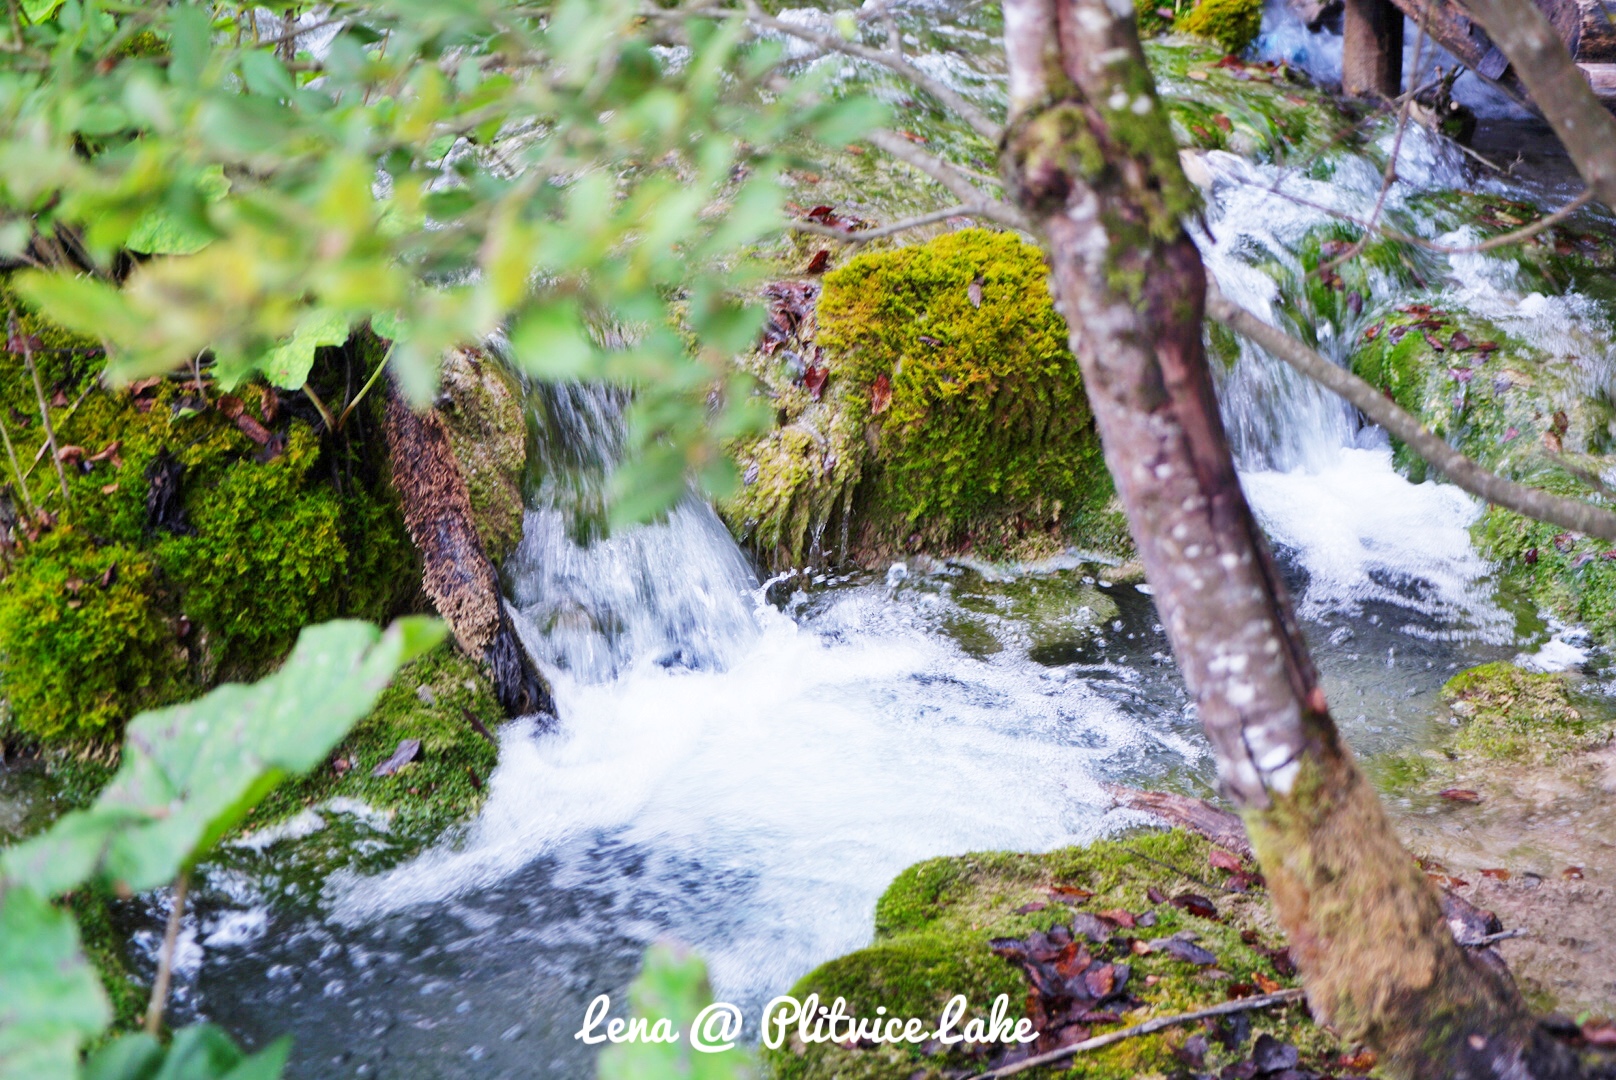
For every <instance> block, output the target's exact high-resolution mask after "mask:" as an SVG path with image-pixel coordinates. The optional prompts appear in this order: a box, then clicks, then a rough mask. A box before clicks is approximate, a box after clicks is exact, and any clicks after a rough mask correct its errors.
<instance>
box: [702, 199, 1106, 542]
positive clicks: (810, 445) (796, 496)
mask: <svg viewBox="0 0 1616 1080" xmlns="http://www.w3.org/2000/svg"><path fill="white" fill-rule="evenodd" d="M1044 277H1045V272H1044V264H1043V258H1042V255H1041V254H1040V253H1039V251H1038V249H1036V248H1034V247H1032V246H1031V245H1028V244H1026V243H1023V242H1022V241H1021V240H1019V239H1018V238H1016V237H1015V236H1013V235H1010V234H1003V233H991V232H987V231H985V230H980V229H966V230H961V231H959V232H955V233H948V234H945V235H943V236H940V237H938V238H937V239H935V240H932V241H930V242H929V243H926V244H918V245H914V246H910V247H904V248H899V249H896V250H892V251H885V252H877V253H871V254H867V255H862V256H859V257H856V258H854V259H852V260H850V261H849V262H848V263H847V264H846V265H845V266H843V267H842V268H840V269H838V270H836V271H833V272H832V273H830V274H828V275H826V277H825V279H824V286H823V292H822V294H820V295H819V296H818V297H817V302H814V297H813V295H812V293H813V286H811V285H807V286H793V284H792V283H784V284H782V285H780V286H776V287H775V288H774V293H775V295H774V296H772V297H771V299H772V300H773V301H774V303H773V307H774V316H775V317H774V320H773V325H772V327H771V331H770V334H769V336H766V338H765V341H764V344H763V346H762V348H761V349H760V350H759V355H757V356H755V357H753V358H752V359H751V366H752V367H753V370H754V371H755V372H756V373H757V374H758V375H760V377H761V378H762V379H763V380H764V382H765V384H766V385H767V386H768V387H769V390H770V392H771V394H772V396H773V397H774V401H775V404H776V406H777V418H778V423H777V425H776V426H775V428H774V429H773V430H772V431H770V432H768V433H767V434H766V435H764V436H762V437H761V438H758V439H755V440H752V441H750V442H745V443H742V444H739V445H737V446H736V447H735V448H734V453H735V457H736V459H737V464H738V465H739V468H740V470H741V473H742V481H743V483H742V487H741V490H740V491H739V493H738V494H737V495H736V496H735V497H734V498H732V499H731V500H730V501H729V502H728V504H727V505H726V506H725V508H724V509H725V516H726V517H727V518H728V519H729V521H730V523H731V525H732V527H733V528H734V529H735V530H736V531H737V532H738V533H739V534H740V535H741V536H742V537H743V539H745V540H747V541H749V542H751V543H752V544H753V546H754V547H755V548H757V549H758V550H759V552H760V553H761V554H763V556H764V557H765V559H766V560H767V561H771V562H773V563H776V564H788V565H789V564H792V563H798V562H801V561H803V560H805V559H808V558H812V557H813V556H815V555H820V556H831V557H843V558H849V559H852V560H855V561H860V562H871V561H874V560H876V559H879V558H881V557H882V556H884V555H886V554H890V553H893V552H898V551H913V550H918V549H921V548H925V549H926V550H929V551H932V552H939V551H941V552H953V551H962V550H974V549H985V550H989V551H995V552H1000V551H1003V552H1009V551H1015V550H1018V549H1025V547H1026V546H1028V545H1029V541H1032V544H1033V545H1036V543H1037V541H1038V538H1044V542H1045V543H1046V544H1048V545H1049V546H1055V547H1058V546H1060V545H1061V544H1062V543H1072V542H1077V543H1083V544H1085V545H1088V546H1100V547H1115V546H1118V545H1117V541H1118V539H1119V537H1118V534H1119V533H1120V529H1118V528H1117V527H1116V523H1115V522H1109V523H1106V522H1102V521H1101V520H1100V519H1102V518H1103V515H1104V510H1105V507H1106V505H1107V504H1108V503H1109V502H1110V500H1111V498H1112V491H1111V482H1110V477H1109V475H1108V474H1107V473H1106V470H1105V464H1104V462H1103V460H1102V459H1101V456H1100V445H1099V439H1098V436H1097V435H1096V434H1095V431H1094V425H1093V420H1092V417H1091V416H1090V414H1089V410H1088V403H1087V399H1086V398H1085V396H1084V392H1083V384H1082V379H1081V377H1080V376H1079V374H1078V371H1077V364H1076V362H1075V360H1073V358H1072V356H1071V354H1070V352H1069V351H1068V349H1067V346H1066V324H1065V322H1064V320H1062V319H1061V318H1060V317H1059V315H1057V314H1056V313H1055V310H1054V307H1053V305H1052V304H1051V302H1050V299H1049V294H1048V291H1047V288H1046V286H1045V281H1044ZM810 303H812V307H811V308H810V307H809V304H810ZM1097 526H1098V527H1097ZM1107 526H1109V527H1107ZM1097 533H1104V535H1103V536H1100V535H1096V534H1097Z"/></svg>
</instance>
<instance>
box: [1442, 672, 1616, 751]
mask: <svg viewBox="0 0 1616 1080" xmlns="http://www.w3.org/2000/svg"><path fill="white" fill-rule="evenodd" d="M1442 697H1443V699H1444V700H1445V701H1447V703H1448V706H1449V707H1450V708H1451V709H1452V710H1453V714H1454V715H1455V716H1456V717H1458V718H1459V719H1460V720H1461V721H1462V724H1461V726H1460V728H1459V732H1458V734H1457V735H1455V736H1454V737H1453V740H1452V743H1451V745H1452V747H1453V749H1454V750H1456V751H1458V752H1459V753H1461V754H1465V755H1473V756H1475V757H1481V758H1488V759H1493V760H1498V761H1524V762H1532V763H1537V764H1545V763H1548V762H1552V761H1555V760H1556V759H1558V758H1560V757H1563V756H1564V755H1566V754H1572V753H1576V752H1578V751H1580V750H1586V749H1591V748H1593V747H1597V746H1602V745H1604V744H1605V743H1606V742H1608V741H1609V740H1610V737H1611V735H1612V734H1613V733H1616V728H1613V727H1612V725H1611V724H1610V722H1609V718H1608V717H1607V716H1602V715H1601V710H1594V711H1591V712H1590V714H1589V715H1587V716H1584V715H1583V712H1582V711H1581V710H1579V709H1578V708H1577V707H1576V706H1575V705H1574V704H1573V698H1574V695H1573V691H1572V681H1571V678H1570V677H1569V676H1567V675H1564V674H1560V673H1543V674H1534V673H1532V672H1528V671H1523V670H1522V669H1520V668H1518V667H1516V666H1515V665H1514V664H1506V663H1502V662H1498V663H1492V664H1483V665H1481V666H1480V667H1474V668H1471V669H1469V670H1468V671H1461V672H1460V673H1459V674H1457V675H1455V676H1454V677H1453V678H1451V679H1449V680H1448V681H1447V684H1446V685H1445V686H1443V687H1442Z"/></svg>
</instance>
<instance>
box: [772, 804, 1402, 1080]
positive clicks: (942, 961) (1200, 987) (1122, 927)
mask: <svg viewBox="0 0 1616 1080" xmlns="http://www.w3.org/2000/svg"><path fill="white" fill-rule="evenodd" d="M1213 855H1214V848H1213V847H1212V845H1210V844H1209V843H1207V842H1206V841H1205V840H1203V839H1201V838H1199V837H1196V836H1192V835H1190V834H1188V833H1185V832H1183V831H1182V830H1174V831H1170V832H1149V833H1139V834H1135V835H1131V836H1127V837H1124V838H1120V839H1113V840H1102V841H1098V842H1096V843H1093V844H1090V845H1088V846H1087V847H1074V848H1064V849H1061V850H1058V851H1054V852H1050V853H1049V854H1047V855H1017V854H1010V853H1005V852H984V853H977V854H973V855H963V856H958V857H948V858H939V859H930V860H927V861H926V862H923V863H919V864H917V865H915V866H912V867H910V868H909V869H907V870H905V871H904V872H903V873H902V874H900V875H899V876H898V878H897V879H896V880H895V881H894V882H893V883H892V885H891V886H889V887H888V889H887V891H886V892H885V894H883V895H882V897H881V898H880V900H879V901H877V903H876V909H875V941H874V942H873V943H872V944H871V945H870V946H869V947H868V948H865V949H861V950H859V951H858V952H855V953H851V954H849V955H847V956H843V957H840V958H838V959H835V960H832V961H830V962H829V963H826V964H824V965H822V966H821V967H819V968H817V969H815V970H814V971H812V972H810V973H809V974H808V975H806V976H804V977H803V978H802V980H801V981H800V982H798V984H797V985H796V986H795V987H794V988H793V989H792V991H791V993H792V994H793V995H794V996H796V997H797V998H799V999H803V998H805V997H806V996H807V995H809V994H811V993H817V994H819V996H820V999H821V1001H823V1002H826V1003H829V1002H831V1001H832V1000H833V999H835V998H837V997H843V998H846V999H847V1011H848V1012H849V1013H852V1014H854V1015H858V1016H874V1015H876V1013H875V1010H876V1008H877V1006H884V1007H885V1008H886V1010H887V1014H888V1015H891V1016H899V1017H910V1016H914V1017H936V1016H939V1015H940V1014H941V1012H942V1009H943V1006H944V1005H945V1003H946V1002H947V1001H948V1000H949V999H950V998H951V997H953V996H954V995H955V994H964V995H965V996H966V998H967V999H968V1000H969V1001H970V1003H971V1011H970V1012H969V1013H967V1017H973V1016H984V1015H986V1013H987V1011H988V1009H989V1006H990V1004H991V1002H992V1001H993V999H994V998H995V997H996V996H997V995H999V994H1005V995H1008V997H1009V1002H1010V1006H1011V1009H1010V1015H1011V1016H1012V1017H1015V1018H1020V1017H1022V1016H1025V1015H1027V1014H1028V1010H1029V1007H1032V1008H1034V1009H1040V1008H1043V1007H1044V1005H1043V1004H1039V1003H1038V1002H1039V998H1038V994H1037V992H1036V991H1032V990H1030V988H1029V983H1028V980H1027V978H1026V977H1025V976H1024V975H1023V974H1022V971H1021V970H1020V969H1018V968H1017V967H1016V966H1014V965H1012V963H1010V962H1009V961H1008V960H1006V959H1005V958H1003V955H1001V954H1002V953H1004V952H1006V951H1012V950H1013V946H1012V947H1011V950H1007V948H1006V946H1007V944H1009V943H1010V942H1011V941H1012V940H1013V939H1026V938H1029V937H1030V936H1031V935H1033V934H1034V932H1039V933H1044V934H1049V933H1055V934H1056V935H1057V940H1075V941H1076V942H1078V943H1081V944H1080V948H1081V949H1082V950H1083V951H1084V952H1092V953H1093V954H1094V955H1095V956H1096V957H1099V956H1101V955H1102V954H1103V955H1106V956H1110V955H1111V954H1112V953H1115V954H1116V958H1115V959H1116V963H1112V964H1110V965H1109V966H1110V969H1111V970H1110V974H1109V975H1108V976H1106V978H1107V979H1109V980H1111V981H1110V983H1108V986H1115V987H1117V989H1116V990H1104V993H1107V994H1111V993H1118V992H1119V991H1122V990H1125V991H1126V993H1125V994H1122V995H1121V996H1120V997H1117V998H1113V999H1112V1000H1113V1001H1116V1002H1117V1003H1116V1004H1112V1005H1110V1006H1108V1007H1107V1008H1106V1009H1105V1010H1104V1011H1105V1012H1107V1013H1108V1014H1110V1015H1111V1019H1110V1020H1109V1021H1107V1020H1105V1019H1100V1018H1097V1017H1096V1018H1091V1019H1089V1020H1087V1021H1083V1024H1084V1026H1086V1027H1089V1028H1090V1029H1091V1030H1092V1032H1093V1033H1094V1034H1099V1033H1102V1032H1104V1031H1107V1030H1114V1029H1115V1027H1116V1026H1120V1025H1124V1024H1131V1023H1137V1022H1141V1021H1143V1020H1145V1019H1148V1018H1150V1017H1154V1016H1163V1015H1170V1014H1176V1013H1181V1012H1187V1011H1191V1010H1193V1009H1196V1008H1198V1007H1205V1006H1208V1005H1211V1004H1215V1003H1218V1002H1223V1001H1227V1000H1229V999H1230V998H1231V997H1236V996H1240V995H1242V994H1252V993H1262V992H1265V991H1268V990H1269V989H1270V988H1272V989H1275V990H1277V989H1280V988H1285V987H1294V986H1297V985H1299V983H1298V981H1297V978H1296V974H1295V969H1294V967H1293V966H1292V965H1291V964H1290V962H1289V960H1288V954H1286V953H1285V951H1284V943H1283V941H1282V940H1280V938H1279V936H1278V932H1277V929H1276V928H1275V926H1274V923H1273V919H1272V915H1271V913H1270V911H1269V908H1268V903H1267V900H1266V897H1265V895H1264V893H1263V891H1262V888H1261V886H1260V884H1259V880H1258V879H1256V878H1254V877H1253V876H1252V874H1251V873H1250V872H1249V871H1250V868H1249V867H1246V868H1245V869H1244V871H1242V872H1240V876H1239V877H1238V878H1237V877H1236V876H1235V874H1234V873H1231V872H1230V871H1229V870H1226V869H1219V868H1218V867H1217V864H1218V863H1224V864H1229V863H1230V862H1231V861H1232V860H1233V856H1232V855H1230V854H1229V853H1227V852H1224V853H1222V854H1221V855H1219V856H1218V857H1217V859H1216V860H1215V861H1209V860H1212V858H1213ZM1164 864H1165V865H1164ZM1171 868H1177V870H1174V869H1171ZM1185 874H1188V875H1194V876H1195V877H1196V878H1199V879H1201V880H1212V879H1216V881H1217V882H1218V883H1220V884H1229V883H1232V884H1233V885H1234V886H1237V887H1240V888H1245V889H1247V890H1248V891H1245V892H1238V893H1235V892H1223V891H1219V890H1217V889H1208V888H1206V887H1204V886H1202V885H1200V884H1197V883H1195V882H1193V881H1190V880H1188V879H1187V878H1186V877H1185V876H1184V875H1185ZM1209 892H1210V893H1211V894H1212V896H1211V897H1207V896H1203V895H1201V894H1205V893H1209ZM1190 897H1193V899H1191V898H1190ZM1175 901H1176V902H1175ZM1059 927H1067V928H1075V933H1068V934H1067V935H1065V936H1064V937H1063V936H1062V934H1061V931H1059V930H1058V929H1057V928H1059ZM1096 938H1103V939H1104V942H1103V944H1102V943H1101V942H1100V941H1097V940H1095V939H1096ZM990 942H993V943H995V944H997V945H998V946H999V952H997V953H996V952H995V949H994V947H993V945H990ZM1169 943H1171V944H1169ZM1190 946H1193V948H1192V947H1190ZM1118 964H1122V965H1123V966H1125V967H1126V969H1127V970H1126V973H1125V974H1120V975H1119V974H1118V971H1117V965H1118ZM1118 978H1120V979H1121V983H1120V984H1119V983H1116V980H1117V979H1118ZM1102 989H1103V988H1102ZM1043 1022H1048V1017H1045V1018H1044V1021H1043ZM1264 1034H1266V1035H1269V1036H1271V1037H1272V1038H1273V1039H1275V1040H1277V1041H1278V1042H1279V1043H1283V1044H1287V1045H1290V1046H1294V1047H1295V1048H1296V1049H1297V1051H1298V1057H1299V1061H1300V1064H1301V1067H1303V1068H1311V1069H1314V1070H1316V1071H1319V1072H1327V1073H1333V1074H1341V1073H1342V1072H1343V1071H1344V1070H1347V1071H1362V1070H1363V1069H1366V1068H1368V1067H1369V1065H1370V1064H1371V1063H1372V1061H1373V1059H1372V1057H1364V1056H1354V1055H1347V1056H1345V1057H1344V1056H1343V1054H1344V1049H1345V1048H1343V1047H1341V1046H1339V1045H1338V1044H1337V1043H1336V1042H1335V1041H1334V1039H1333V1038H1332V1037H1331V1036H1330V1035H1328V1034H1327V1033H1326V1032H1324V1031H1323V1030H1322V1029H1320V1028H1319V1027H1318V1026H1317V1025H1315V1024H1314V1023H1313V1022H1312V1021H1311V1020H1310V1019H1309V1018H1308V1016H1307V1012H1306V1009H1305V1007H1304V1006H1302V1005H1301V1004H1299V1003H1298V1004H1292V1005H1288V1006H1281V1007H1277V1008H1270V1009H1265V1010H1258V1011H1253V1012H1251V1013H1249V1014H1247V1015H1246V1016H1244V1017H1242V1018H1240V1019H1238V1020H1235V1021H1232V1022H1230V1023H1229V1024H1227V1025H1226V1026H1220V1025H1217V1024H1214V1025H1212V1026H1211V1027H1210V1028H1208V1027H1202V1026H1199V1025H1196V1026H1185V1027H1178V1028H1169V1029H1167V1030H1165V1031H1163V1032H1161V1033H1159V1034H1154V1035H1149V1036H1144V1037H1140V1038H1133V1039H1127V1040H1123V1041H1122V1042H1119V1043H1117V1044H1115V1045H1113V1046H1110V1047H1107V1048H1105V1049H1102V1050H1099V1051H1096V1052H1094V1053H1089V1054H1084V1055H1082V1056H1081V1057H1080V1058H1077V1059H1074V1060H1073V1061H1072V1063H1071V1064H1070V1065H1067V1066H1064V1067H1058V1068H1052V1069H1050V1070H1048V1071H1047V1072H1046V1073H1045V1074H1040V1075H1056V1074H1059V1075H1071V1076H1082V1077H1085V1078H1093V1080H1098V1078H1117V1080H1122V1078H1125V1077H1126V1078H1133V1077H1148V1076H1166V1075H1177V1074H1180V1073H1183V1072H1185V1071H1193V1072H1197V1073H1201V1072H1205V1073H1213V1074H1215V1073H1217V1072H1218V1071H1219V1070H1220V1069H1222V1068H1223V1067H1224V1066H1225V1065H1227V1064H1233V1063H1236V1062H1240V1061H1244V1060H1246V1059H1247V1058H1249V1056H1250V1054H1251V1051H1252V1047H1253V1045H1254V1043H1255V1041H1256V1039H1258V1038H1259V1037H1260V1036H1262V1035H1264ZM1220 1040H1221V1041H1220ZM997 1049H998V1048H994V1049H993V1050H991V1051H986V1052H983V1053H980V1054H975V1055H972V1054H967V1053H965V1052H963V1051H962V1050H961V1049H960V1048H945V1047H942V1046H939V1045H935V1044H921V1045H915V1044H898V1045H881V1046H877V1045H862V1046H857V1047H854V1048H851V1049H849V1048H846V1047H844V1046H838V1045H834V1044H831V1043H827V1042H820V1043H804V1042H802V1041H801V1040H792V1041H790V1042H788V1043H787V1044H786V1045H784V1046H782V1047H781V1048H780V1049H778V1050H773V1051H768V1052H767V1053H766V1055H765V1064H766V1065H767V1066H768V1068H769V1069H770V1070H771V1071H772V1075H774V1076H776V1077H778V1078H780V1080H814V1078H826V1080H828V1078H830V1077H838V1078H841V1080H898V1078H915V1080H918V1078H936V1077H943V1076H955V1075H966V1074H969V1073H974V1072H977V1071H981V1070H983V1069H985V1068H986V1067H987V1066H988V1065H989V1064H990V1063H991V1061H992V1060H993V1053H994V1052H996V1050H997Z"/></svg>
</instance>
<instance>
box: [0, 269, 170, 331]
mask: <svg viewBox="0 0 1616 1080" xmlns="http://www.w3.org/2000/svg"><path fill="white" fill-rule="evenodd" d="M13 280H14V281H15V282H16V285H17V292H18V293H20V294H21V295H22V298H23V299H24V300H27V301H28V302H29V303H31V304H33V305H34V306H35V307H37V308H39V310H40V311H41V312H42V313H43V314H44V315H45V317H46V318H48V319H50V320H51V321H52V322H55V323H58V324H60V325H62V326H65V327H67V329H69V330H77V331H78V332H79V333H81V334H85V335H87V336H89V337H100V336H102V335H106V336H107V337H110V338H112V339H113V340H128V339H132V338H133V337H134V336H135V335H137V334H138V333H139V332H140V330H141V329H142V327H143V326H144V319H143V318H142V317H141V315H140V314H139V313H138V312H137V311H135V309H134V308H133V307H132V306H131V305H130V304H129V301H128V300H127V299H125V297H124V295H123V293H121V292H119V291H118V290H117V289H115V288H113V287H112V286H111V285H108V284H106V283H105V282H101V281H97V280H96V279H94V278H89V277H71V276H69V275H67V274H50V273H45V272H43V271H38V270H29V271H25V272H23V273H20V274H18V275H17V276H16V278H14V279H13Z"/></svg>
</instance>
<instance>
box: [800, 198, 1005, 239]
mask: <svg viewBox="0 0 1616 1080" xmlns="http://www.w3.org/2000/svg"><path fill="white" fill-rule="evenodd" d="M1008 209H1009V208H1008V207H1007V206H1005V205H1004V204H1002V203H1000V204H992V203H976V204H973V205H970V206H965V205H960V206H945V207H943V208H942V209H941V210H933V211H932V212H931V213H929V214H917V215H915V216H914V217H912V218H904V219H903V220H902V221H894V222H893V223H892V224H890V225H882V226H881V227H880V228H878V229H861V230H859V231H858V232H848V231H847V230H845V229H833V228H831V227H830V226H829V225H821V224H819V223H818V222H816V221H791V222H787V225H789V226H790V227H791V229H792V230H794V231H796V232H800V233H810V234H812V235H814V236H824V237H827V238H829V239H831V240H841V241H844V242H845V243H849V244H868V243H869V242H870V241H871V240H881V239H884V238H886V237H888V236H895V235H897V234H898V233H901V232H908V231H909V230H910V229H918V228H921V227H922V226H924V225H935V224H937V222H939V221H947V220H948V219H949V218H952V217H972V218H985V219H986V220H988V221H1002V219H1003V217H1004V214H1005V211H1006V210H1008Z"/></svg>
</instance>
